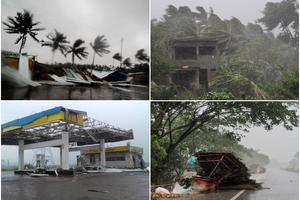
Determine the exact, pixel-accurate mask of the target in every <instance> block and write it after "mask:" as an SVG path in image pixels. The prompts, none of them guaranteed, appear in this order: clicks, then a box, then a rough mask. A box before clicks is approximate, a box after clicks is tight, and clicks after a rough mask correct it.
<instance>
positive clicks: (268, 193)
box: [180, 167, 299, 200]
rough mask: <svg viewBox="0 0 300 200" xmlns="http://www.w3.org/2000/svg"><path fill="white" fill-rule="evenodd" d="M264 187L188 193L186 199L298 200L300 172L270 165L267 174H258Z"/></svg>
mask: <svg viewBox="0 0 300 200" xmlns="http://www.w3.org/2000/svg"><path fill="white" fill-rule="evenodd" d="M256 177H257V178H258V179H257V182H259V183H260V182H262V183H263V184H262V186H263V188H264V189H260V190H245V191H243V190H223V191H222V190H219V191H217V192H208V193H202V194H197V195H186V196H184V197H181V198H180V199H184V200H298V199H299V174H298V173H294V172H289V171H285V170H283V169H280V168H279V167H268V168H267V171H266V173H265V174H259V175H258V176H256Z"/></svg>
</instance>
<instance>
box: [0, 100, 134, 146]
mask: <svg viewBox="0 0 300 200" xmlns="http://www.w3.org/2000/svg"><path fill="white" fill-rule="evenodd" d="M63 132H68V133H69V142H71V143H77V145H86V144H96V143H99V141H100V139H104V140H105V142H118V141H123V140H130V139H133V132H132V130H124V129H121V128H118V127H114V126H112V125H109V124H107V123H104V122H101V121H98V120H95V119H92V118H90V117H88V116H87V113H86V112H83V111H78V110H73V109H68V108H64V107H61V106H60V107H55V108H52V109H49V110H45V111H42V112H39V113H35V114H32V115H29V116H26V117H23V118H20V119H16V120H13V121H10V122H7V123H4V124H2V126H1V139H2V141H1V143H2V145H17V144H18V141H19V140H24V143H25V144H31V143H37V142H43V141H48V140H53V139H57V138H60V137H61V134H62V133H63Z"/></svg>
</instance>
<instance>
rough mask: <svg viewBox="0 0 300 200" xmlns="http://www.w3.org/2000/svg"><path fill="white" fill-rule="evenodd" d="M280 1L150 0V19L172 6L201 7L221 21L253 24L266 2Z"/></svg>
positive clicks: (158, 16)
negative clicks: (232, 18)
mask: <svg viewBox="0 0 300 200" xmlns="http://www.w3.org/2000/svg"><path fill="white" fill-rule="evenodd" d="M280 1H281V0H242V1H241V0H163V1H162V0H152V1H151V2H152V3H151V18H152V19H153V18H156V19H159V18H161V17H162V16H163V15H164V14H165V9H166V8H167V7H168V5H170V4H172V5H174V6H176V7H179V6H188V7H190V8H191V9H192V10H195V7H196V6H202V7H204V9H205V10H206V11H207V12H209V8H210V7H212V8H213V10H214V13H215V14H217V15H218V16H219V17H221V19H230V18H231V17H236V18H238V19H240V20H241V22H242V23H244V24H247V23H248V22H252V23H253V22H255V20H257V19H258V18H260V17H262V13H261V12H262V11H263V10H264V7H265V4H266V3H267V2H280Z"/></svg>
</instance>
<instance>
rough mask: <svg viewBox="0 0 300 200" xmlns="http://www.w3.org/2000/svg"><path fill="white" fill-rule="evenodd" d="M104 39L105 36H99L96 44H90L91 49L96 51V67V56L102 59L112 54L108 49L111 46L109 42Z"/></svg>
mask: <svg viewBox="0 0 300 200" xmlns="http://www.w3.org/2000/svg"><path fill="white" fill-rule="evenodd" d="M104 37H105V36H104V35H101V36H97V37H96V39H95V40H94V43H90V45H91V47H92V48H93V50H94V55H93V63H92V65H94V61H95V54H97V55H99V56H100V57H102V56H103V55H104V54H108V53H110V51H109V50H108V49H107V48H108V47H109V44H108V43H107V40H106V39H105V38H104Z"/></svg>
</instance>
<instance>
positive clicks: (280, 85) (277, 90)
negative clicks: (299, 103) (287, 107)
mask: <svg viewBox="0 0 300 200" xmlns="http://www.w3.org/2000/svg"><path fill="white" fill-rule="evenodd" d="M270 93H273V96H275V98H276V99H297V98H298V97H299V74H298V72H297V71H294V72H293V71H292V72H288V73H286V74H285V76H283V79H281V80H280V81H278V82H277V83H275V84H274V85H273V87H271V88H270Z"/></svg>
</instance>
